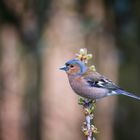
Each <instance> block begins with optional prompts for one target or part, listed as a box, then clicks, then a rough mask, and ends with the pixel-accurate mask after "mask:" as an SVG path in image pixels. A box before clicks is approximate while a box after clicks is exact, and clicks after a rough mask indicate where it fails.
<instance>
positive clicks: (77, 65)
mask: <svg viewBox="0 0 140 140" xmlns="http://www.w3.org/2000/svg"><path fill="white" fill-rule="evenodd" d="M87 69H88V68H87V66H86V65H85V63H84V62H82V61H80V60H78V59H72V60H69V61H68V62H66V63H65V65H64V66H63V67H61V68H60V70H64V71H66V73H67V74H69V75H82V74H84V73H85V72H86V71H87Z"/></svg>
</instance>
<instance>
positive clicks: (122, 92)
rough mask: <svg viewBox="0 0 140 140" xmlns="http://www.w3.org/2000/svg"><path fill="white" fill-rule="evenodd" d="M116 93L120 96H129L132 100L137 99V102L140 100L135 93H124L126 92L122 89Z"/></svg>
mask: <svg viewBox="0 0 140 140" xmlns="http://www.w3.org/2000/svg"><path fill="white" fill-rule="evenodd" d="M116 92H117V93H118V94H122V95H125V96H129V97H131V98H135V99H137V100H140V97H138V96H136V95H134V94H133V93H129V92H126V91H124V90H122V89H118V90H117V91H116Z"/></svg>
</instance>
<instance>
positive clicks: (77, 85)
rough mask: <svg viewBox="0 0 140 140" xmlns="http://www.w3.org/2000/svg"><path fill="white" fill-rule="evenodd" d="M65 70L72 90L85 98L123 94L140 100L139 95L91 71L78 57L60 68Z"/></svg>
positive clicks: (94, 98)
mask: <svg viewBox="0 0 140 140" xmlns="http://www.w3.org/2000/svg"><path fill="white" fill-rule="evenodd" d="M60 70H63V71H65V72H66V74H67V76H68V79H69V83H70V86H71V88H72V89H73V91H74V92H75V93H76V94H78V95H80V96H82V97H85V98H89V99H93V100H99V99H102V98H104V97H108V96H112V95H125V96H129V97H131V98H135V99H138V100H140V97H139V96H136V95H134V94H133V93H129V92H127V91H125V90H123V89H122V88H120V87H119V86H117V85H116V84H114V83H113V82H112V81H111V80H109V79H108V78H106V77H105V76H103V75H101V74H100V73H98V72H97V71H92V70H90V69H89V67H87V66H86V64H85V63H84V62H83V61H81V60H79V59H76V58H74V59H71V60H69V61H68V62H66V63H65V65H64V66H62V67H61V68H60Z"/></svg>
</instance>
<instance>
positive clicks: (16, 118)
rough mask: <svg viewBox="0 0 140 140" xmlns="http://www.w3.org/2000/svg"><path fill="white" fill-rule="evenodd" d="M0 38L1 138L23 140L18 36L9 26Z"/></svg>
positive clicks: (4, 139)
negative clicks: (0, 80) (0, 79)
mask: <svg viewBox="0 0 140 140" xmlns="http://www.w3.org/2000/svg"><path fill="white" fill-rule="evenodd" d="M0 36H1V50H2V53H1V54H2V57H1V59H2V60H1V75H2V85H3V87H2V95H3V96H2V101H1V112H0V113H1V114H0V121H1V131H2V132H1V137H2V140H9V139H10V140H23V139H24V135H23V130H22V127H21V122H22V120H21V116H22V88H21V81H20V80H21V79H20V78H21V77H20V71H19V64H20V61H19V56H18V42H19V40H18V34H17V32H16V30H15V29H14V28H13V27H12V26H10V25H7V26H4V27H3V29H2V31H1V32H0Z"/></svg>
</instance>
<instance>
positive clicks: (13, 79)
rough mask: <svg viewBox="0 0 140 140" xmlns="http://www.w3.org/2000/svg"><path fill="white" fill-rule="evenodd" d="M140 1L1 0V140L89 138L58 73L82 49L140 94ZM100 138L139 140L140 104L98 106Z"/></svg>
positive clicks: (116, 101)
mask: <svg viewBox="0 0 140 140" xmlns="http://www.w3.org/2000/svg"><path fill="white" fill-rule="evenodd" d="M139 6H140V1H139V0H0V140H9V139H10V140H66V139H67V140H84V139H85V137H84V136H83V134H82V132H81V125H82V122H83V120H84V115H83V111H82V108H81V107H80V106H79V105H78V103H77V100H78V96H77V95H76V94H74V93H73V91H72V90H71V88H70V86H69V83H68V79H67V77H66V74H65V73H63V72H61V71H59V69H58V68H59V67H60V66H62V65H63V64H64V63H65V62H66V61H67V60H69V59H71V58H73V57H74V54H75V53H77V52H78V51H79V48H84V47H86V48H87V49H88V51H89V52H90V53H92V54H93V60H92V61H91V64H92V63H94V64H95V65H96V69H97V70H98V71H99V72H100V73H102V74H104V75H105V76H107V77H109V78H110V79H112V80H113V81H114V82H115V83H117V84H119V85H120V86H121V87H123V88H124V89H126V90H128V91H131V92H134V93H135V94H136V95H139V96H140V86H139V83H140V72H139V71H140V47H139V46H140V8H139ZM95 124H96V125H97V127H98V129H99V130H100V133H99V134H98V136H97V140H131V139H134V140H140V135H139V132H140V102H139V101H137V100H134V99H131V98H129V97H124V96H119V97H108V98H105V99H103V100H101V101H99V102H98V103H97V109H96V115H95Z"/></svg>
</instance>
